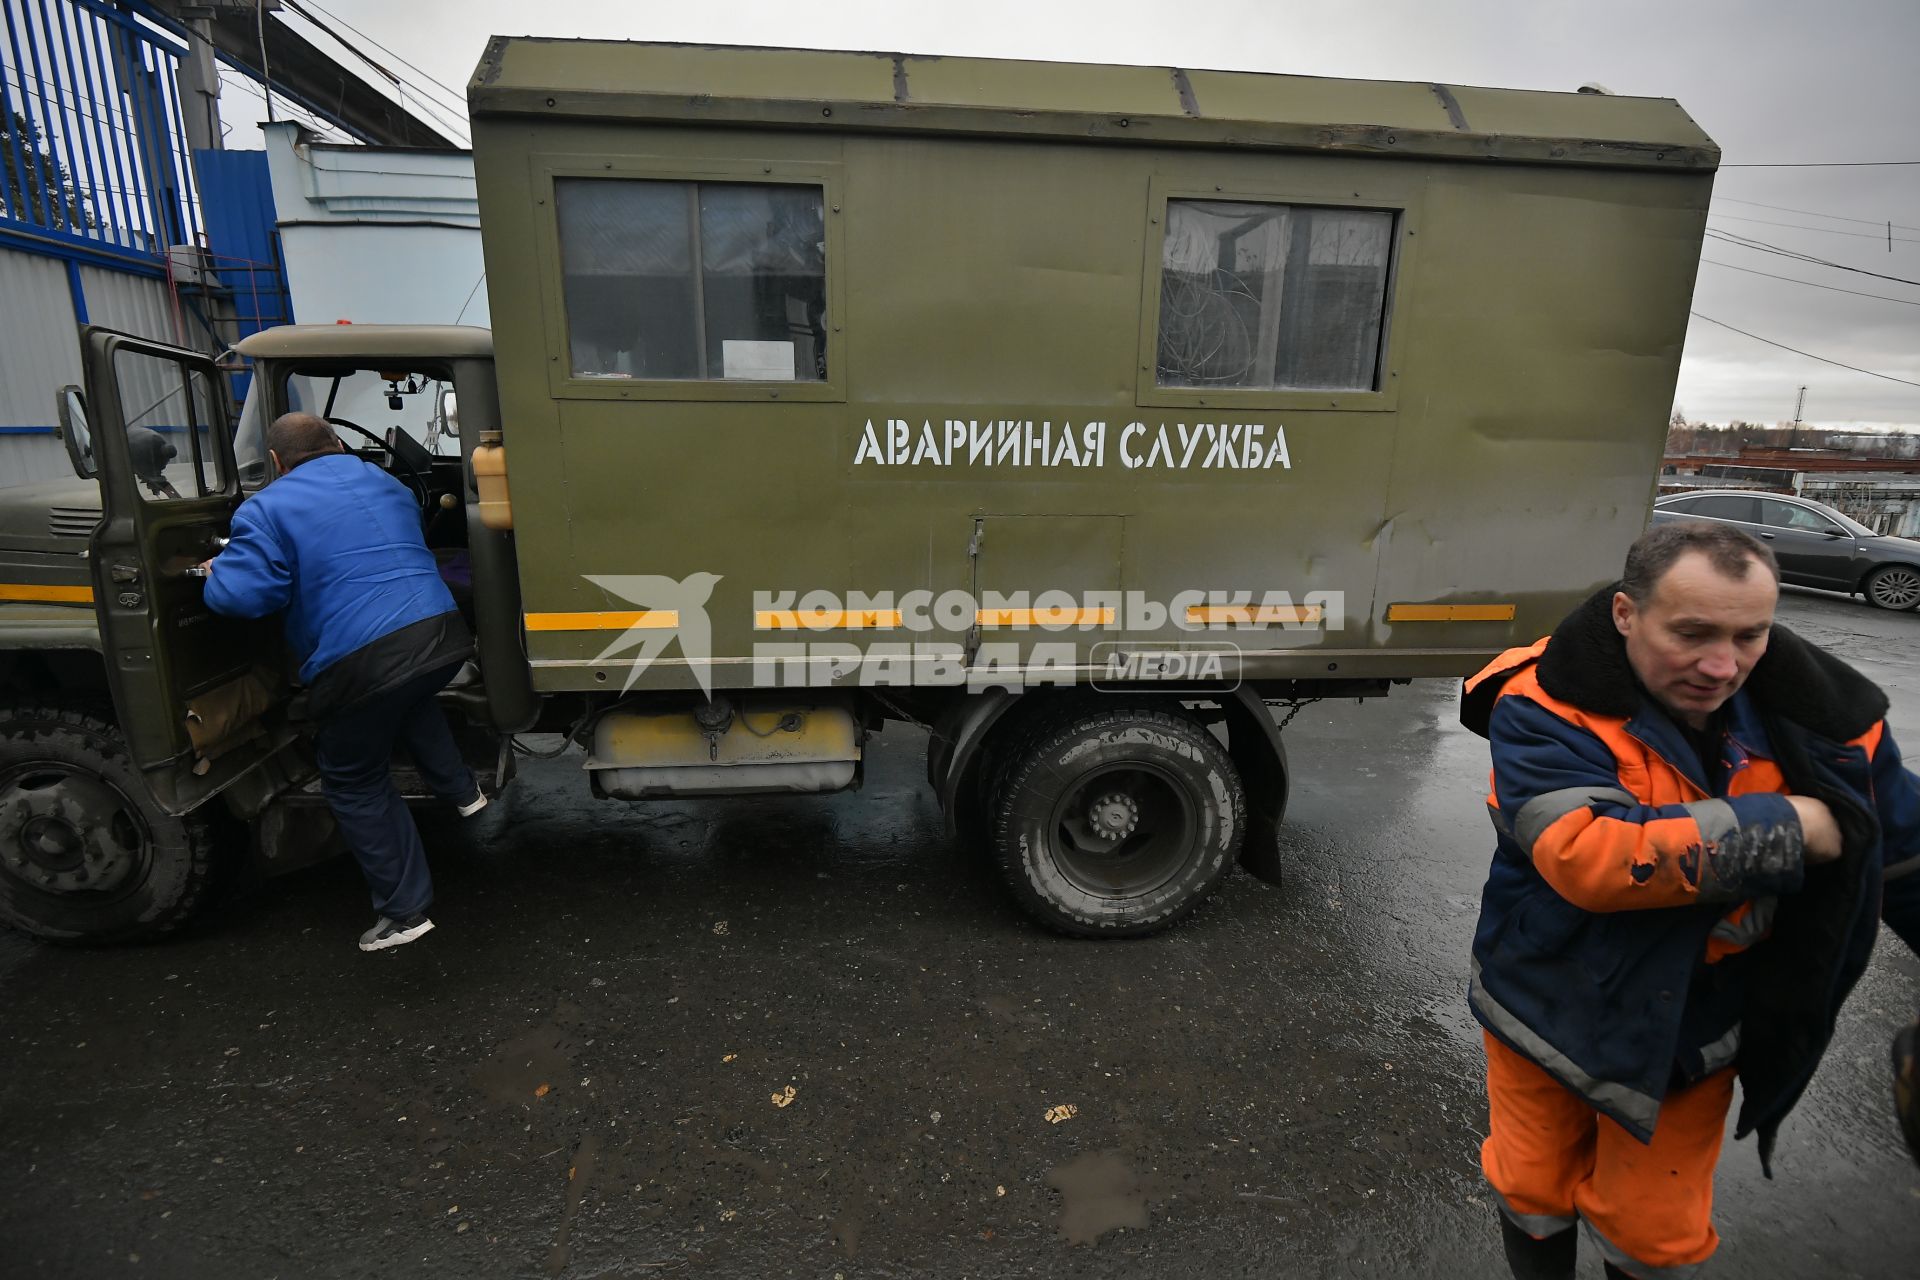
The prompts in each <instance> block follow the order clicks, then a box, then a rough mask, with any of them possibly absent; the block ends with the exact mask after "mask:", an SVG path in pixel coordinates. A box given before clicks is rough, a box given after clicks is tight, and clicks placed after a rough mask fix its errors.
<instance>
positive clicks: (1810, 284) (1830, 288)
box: [1700, 258, 1920, 307]
mask: <svg viewBox="0 0 1920 1280" xmlns="http://www.w3.org/2000/svg"><path fill="white" fill-rule="evenodd" d="M1700 261H1701V262H1703V263H1705V264H1706V265H1707V266H1710V267H1725V268H1726V269H1727V270H1729V271H1744V272H1746V273H1747V274H1748V275H1750V276H1765V277H1766V278H1767V279H1769V280H1785V281H1786V282H1787V283H1788V284H1803V285H1805V286H1806V287H1807V288H1809V289H1825V290H1826V291H1827V292H1829V293H1850V294H1852V295H1853V296H1854V297H1856V298H1878V299H1880V301H1882V302H1900V303H1905V304H1906V305H1907V306H1909V307H1920V298H1892V297H1888V296H1887V295H1886V294H1884V293H1862V292H1861V291H1860V290H1858V289H1842V288H1840V287H1839V286H1838V285H1832V284H1817V283H1815V282H1814V281H1812V280H1798V279H1795V278H1794V277H1793V276H1777V275H1775V274H1773V272H1771V271H1755V270H1754V269H1753V268H1752V267H1736V266H1734V265H1733V264H1732V263H1731V262H1720V261H1718V260H1717V259H1714V258H1702V259H1700Z"/></svg>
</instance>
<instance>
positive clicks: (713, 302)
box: [553, 178, 827, 382]
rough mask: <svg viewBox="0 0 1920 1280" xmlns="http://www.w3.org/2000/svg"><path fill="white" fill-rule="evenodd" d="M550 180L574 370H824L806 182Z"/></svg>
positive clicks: (805, 375) (702, 373) (816, 195)
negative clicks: (554, 205) (801, 183)
mask: <svg viewBox="0 0 1920 1280" xmlns="http://www.w3.org/2000/svg"><path fill="white" fill-rule="evenodd" d="M553 185H554V201H555V204H556V205H557V207H558V217H559V227H560V261H561V269H562V274H563V277H564V285H563V287H564V292H565V298H566V311H567V332H568V349H569V352H570V359H571V361H572V368H573V374H574V376H575V377H580V378H648V379H657V378H667V379H691V380H744V381H763V382H765V381H771V382H791V381H802V382H819V381H824V380H825V379H826V376H827V342H826V336H827V333H826V325H827V269H826V222H825V217H824V214H823V212H822V199H821V190H820V188H819V187H817V186H806V185H797V184H787V183H744V182H655V181H636V180H629V179H624V178H562V179H559V180H556V181H555V183H554V184H553Z"/></svg>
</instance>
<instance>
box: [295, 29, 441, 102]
mask: <svg viewBox="0 0 1920 1280" xmlns="http://www.w3.org/2000/svg"><path fill="white" fill-rule="evenodd" d="M305 3H306V6H307V7H308V8H311V9H318V10H319V11H320V12H321V13H322V14H325V15H326V16H327V18H328V19H330V20H331V21H333V22H337V23H339V24H340V25H341V26H343V27H345V28H346V29H347V30H349V31H351V32H353V34H355V35H357V36H359V37H360V38H361V39H362V40H365V41H366V42H367V43H368V44H370V45H372V46H373V47H374V48H376V49H378V50H379V51H380V52H382V53H384V54H386V55H387V56H388V57H389V58H392V59H393V60H394V61H395V62H397V63H399V64H400V65H401V66H403V67H405V68H407V69H408V70H409V71H412V72H413V73H414V74H415V75H417V76H419V77H420V78H421V79H422V80H425V81H426V82H427V83H428V84H430V85H432V86H434V87H435V88H436V89H439V90H440V91H441V92H443V93H445V94H446V95H447V98H448V100H449V101H450V102H452V103H453V104H454V105H456V106H458V107H459V108H460V111H461V113H462V116H463V118H464V115H465V112H466V109H467V95H466V94H464V93H461V92H460V91H459V90H457V89H452V88H449V87H448V86H447V85H446V84H444V83H442V82H441V81H439V80H436V79H434V78H433V77H432V76H430V75H428V74H427V73H426V72H425V71H423V70H421V69H420V68H419V67H416V66H414V65H413V63H411V62H408V61H407V60H406V59H405V58H403V57H401V56H400V55H399V54H397V53H395V52H394V51H393V50H391V49H389V48H387V46H385V45H383V44H381V43H380V42H379V41H378V40H375V39H374V38H373V37H372V36H370V35H368V34H367V33H366V32H364V31H362V30H361V29H360V28H358V27H356V26H354V25H353V24H352V23H351V22H348V21H347V20H346V19H345V18H342V17H341V16H339V15H338V14H336V13H333V12H332V11H330V10H328V9H325V8H322V7H321V6H320V5H318V4H315V3H314V0H305Z"/></svg>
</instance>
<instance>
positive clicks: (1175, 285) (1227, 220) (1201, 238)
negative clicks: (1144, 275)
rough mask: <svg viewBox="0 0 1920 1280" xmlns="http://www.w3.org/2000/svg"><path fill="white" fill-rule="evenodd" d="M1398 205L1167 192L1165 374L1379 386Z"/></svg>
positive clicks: (1209, 383) (1190, 382)
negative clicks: (1174, 196) (1333, 205)
mask: <svg viewBox="0 0 1920 1280" xmlns="http://www.w3.org/2000/svg"><path fill="white" fill-rule="evenodd" d="M1393 217H1394V215H1393V214H1391V213H1386V212H1380V211H1376V210H1355V209H1323V208H1311V207H1307V206H1302V205H1284V204H1252V203H1243V202H1238V201H1225V200H1170V201H1168V202H1167V231H1166V239H1165V241H1164V245H1163V250H1162V254H1161V273H1160V336H1159V371H1158V375H1157V376H1158V381H1159V384H1160V385H1161V386H1163V387H1249V388H1270V389H1275V390H1279V389H1296V388H1297V389H1302V390H1307V389H1311V390H1329V391H1372V390H1375V389H1376V388H1378V386H1379V384H1380V343H1381V337H1382V334H1383V332H1384V329H1385V322H1386V306H1387V269H1388V266H1389V262H1390V257H1391V253H1392V246H1393Z"/></svg>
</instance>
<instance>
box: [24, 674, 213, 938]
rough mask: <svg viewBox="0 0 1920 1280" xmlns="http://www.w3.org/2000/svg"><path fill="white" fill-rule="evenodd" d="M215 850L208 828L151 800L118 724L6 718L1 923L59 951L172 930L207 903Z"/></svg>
mask: <svg viewBox="0 0 1920 1280" xmlns="http://www.w3.org/2000/svg"><path fill="white" fill-rule="evenodd" d="M213 850H214V845H213V840H212V838H211V833H210V832H209V831H208V829H207V826H206V823H205V822H204V821H203V820H201V819H198V818H194V817H186V818H177V817H174V816H173V815H172V814H169V813H167V812H166V811H165V810H163V809H161V808H160V807H159V806H158V805H156V804H155V803H154V802H153V800H152V799H151V798H150V797H149V796H148V794H147V790H146V787H145V785H144V784H143V783H142V781H141V778H140V775H139V772H138V770H136V769H135V768H134V765H133V762H132V761H131V760H130V759H129V758H128V757H127V753H126V747H125V744H124V743H123V742H122V740H121V738H120V735H119V733H118V732H117V731H116V730H115V729H114V728H113V727H112V726H111V725H108V724H106V723H105V722H103V721H101V720H98V719H95V718H94V717H92V716H89V715H85V714H82V713H80V712H77V711H60V710H51V709H33V710H8V709H0V922H4V923H5V924H8V925H11V926H12V927H13V928H15V929H19V930H21V931H22V932H24V933H28V934H31V935H33V936H34V937H36V938H45V939H48V940H49V941H58V942H122V941H132V940H134V939H138V938H145V937H152V936H154V935H157V934H161V933H165V932H167V931H168V930H170V929H172V928H174V927H176V926H177V925H179V924H180V923H181V922H183V921H184V920H185V919H186V918H187V916H188V915H189V914H190V913H191V912H192V911H193V909H194V907H195V906H197V905H198V904H199V902H200V900H201V898H202V897H203V896H204V895H205V893H206V890H207V886H208V884H209V882H210V880H211V877H212V872H213V858H214V852H213Z"/></svg>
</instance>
